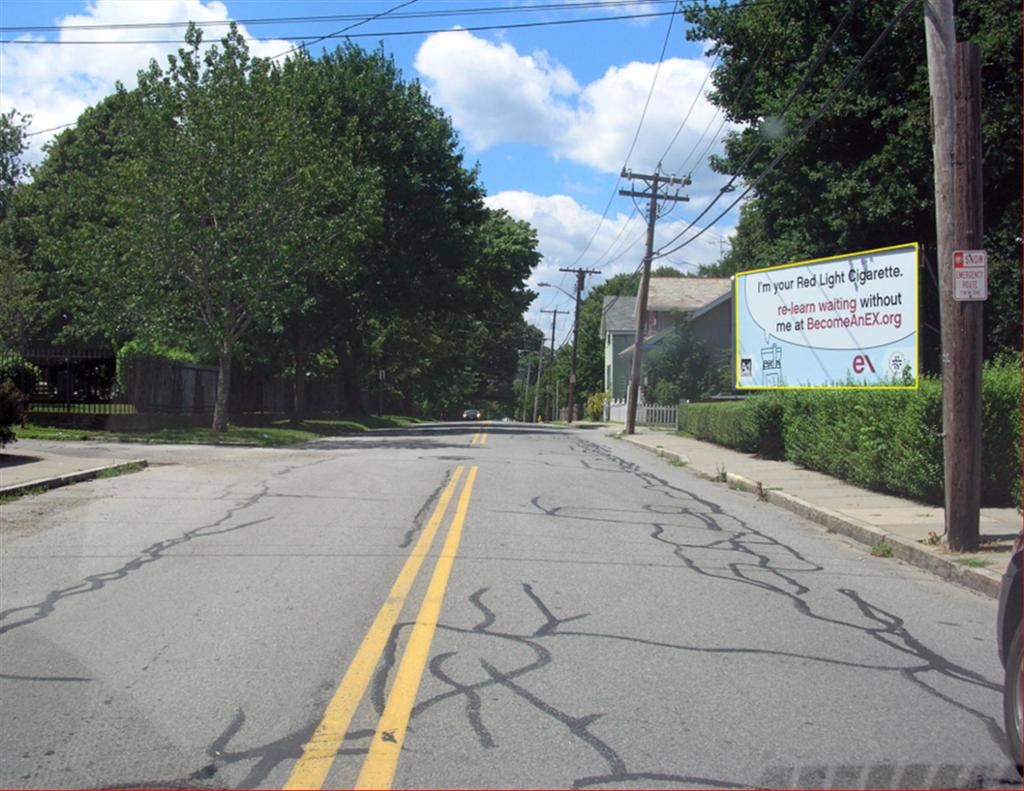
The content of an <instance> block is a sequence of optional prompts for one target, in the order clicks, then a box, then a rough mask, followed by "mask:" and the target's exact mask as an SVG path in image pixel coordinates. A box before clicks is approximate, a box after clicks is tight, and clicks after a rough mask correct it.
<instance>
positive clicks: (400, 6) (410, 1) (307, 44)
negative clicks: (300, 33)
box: [270, 0, 416, 60]
mask: <svg viewBox="0 0 1024 791" xmlns="http://www.w3.org/2000/svg"><path fill="white" fill-rule="evenodd" d="M415 2H416V0H405V2H403V3H399V4H398V5H396V6H393V7H391V8H389V9H387V10H386V11H381V12H380V13H379V14H374V15H373V16H368V17H366V18H365V19H360V20H359V21H357V22H353V23H352V24H351V25H349V26H347V27H343V28H342V29H341V30H336V31H334V32H333V33H328V34H327V35H325V36H321V37H320V38H317V39H313V40H312V41H310V42H303V43H302V44H299V45H298V46H295V47H292V48H291V49H288V50H285V51H284V52H279V53H278V54H277V55H272V56H271V58H270V59H271V60H277V59H278V58H282V57H284V56H286V55H291V54H292V53H293V52H296V51H298V50H300V49H307V48H308V47H311V46H313V45H314V44H319V43H320V42H321V41H325V40H327V39H329V38H334V37H335V36H338V35H340V34H342V33H347V32H348V31H349V30H354V29H355V28H357V27H359V26H361V25H365V24H366V23H367V22H372V21H374V20H375V19H380V18H381V17H385V16H388V15H389V14H391V13H393V12H395V11H399V10H400V9H403V8H405V7H406V6H411V5H412V4H413V3H415Z"/></svg>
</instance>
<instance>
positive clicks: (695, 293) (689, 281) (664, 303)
mask: <svg viewBox="0 0 1024 791" xmlns="http://www.w3.org/2000/svg"><path fill="white" fill-rule="evenodd" d="M730 288H732V283H731V281H730V280H729V278H727V277H652V278H651V284H650V288H649V290H648V292H647V309H648V310H697V309H698V308H702V307H704V306H705V305H707V304H708V303H709V302H714V301H715V300H716V299H718V298H719V297H720V296H722V295H723V294H726V293H728V291H729V289H730Z"/></svg>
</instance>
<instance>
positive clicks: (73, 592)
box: [0, 457, 332, 636]
mask: <svg viewBox="0 0 1024 791" xmlns="http://www.w3.org/2000/svg"><path fill="white" fill-rule="evenodd" d="M331 460H332V459H331V458H330V457H327V458H323V459H316V460H314V461H311V462H308V463H306V464H289V465H285V466H283V467H282V468H281V469H279V470H277V471H275V472H273V473H271V475H270V476H268V477H267V478H266V479H265V480H263V481H260V482H259V483H258V484H257V488H258V491H256V492H254V493H253V494H250V495H248V496H246V497H244V498H242V499H241V502H239V503H238V504H237V505H235V506H233V507H231V508H229V509H228V510H227V512H226V513H225V514H224V515H223V516H222V517H220V518H219V519H217V520H215V521H213V522H210V523H208V524H205V525H200V526H199V527H195V528H192V529H191V530H187V531H186V532H184V533H182V534H181V535H179V536H176V537H175V538H170V539H165V540H163V541H157V542H155V543H153V544H150V545H149V546H148V547H145V548H144V549H142V550H141V551H140V552H139V553H138V554H137V555H136V556H135V557H133V558H132V559H131V560H129V561H127V562H125V563H124V564H122V565H121V566H119V567H118V568H116V569H113V570H111V571H104V572H100V573H98V574H90V575H89V576H87V577H85V578H83V579H82V580H81V581H80V582H77V583H75V584H74V585H70V586H68V587H66V588H58V589H56V590H53V591H50V592H49V593H48V594H47V595H46V597H45V598H44V599H43V600H42V601H41V602H37V603H35V604H25V605H21V606H20V607H11V608H8V609H6V610H3V611H0V636H2V635H4V634H6V633H7V632H10V631H12V630H14V629H18V628H21V627H22V626H28V625H29V624H33V623H36V622H38V621H41V620H42V619H44V618H46V617H47V616H49V615H50V614H52V613H53V612H54V610H55V609H56V608H57V605H58V604H59V603H60V602H62V601H65V600H66V599H69V598H71V597H73V596H81V595H83V594H87V593H94V592H96V591H98V590H102V589H103V588H105V587H106V586H107V585H108V584H110V583H112V582H116V581H117V580H122V579H125V578H126V577H127V576H128V575H129V574H131V573H132V572H135V571H138V570H139V569H141V568H143V567H145V566H148V565H150V564H151V563H155V562H156V561H158V560H160V559H161V558H163V557H164V555H165V554H166V553H167V551H168V550H170V549H174V548H176V547H179V546H182V545H183V544H187V543H189V542H191V541H194V540H196V539H198V538H210V537H212V536H218V535H225V534H227V533H233V532H236V531H238V530H243V529H245V528H247V527H252V526H254V525H258V524H262V523H264V522H269V521H272V520H273V519H274V517H273V516H268V517H265V518H263V519H253V520H251V521H248V522H243V523H241V524H237V525H232V526H230V527H222V525H224V524H225V523H227V522H229V521H230V520H231V519H233V518H234V517H235V515H236V514H238V513H240V512H242V511H246V510H248V509H250V508H252V507H254V506H255V505H257V504H258V503H259V502H260V501H261V500H262V499H263V498H264V497H266V496H267V495H268V494H269V492H270V481H272V480H273V479H275V478H281V477H284V476H285V475H288V474H289V473H292V472H294V471H296V470H299V469H305V468H308V467H313V466H316V465H318V464H323V463H325V462H328V461H331ZM236 485H237V484H230V485H228V486H227V487H225V490H224V492H223V493H222V494H221V495H220V496H219V497H217V498H214V499H217V500H220V499H229V498H232V497H238V495H233V494H232V490H233V489H234V487H235V486H236ZM19 613H31V615H28V616H26V617H23V618H21V619H20V620H15V621H13V622H11V623H2V622H3V621H6V620H7V619H9V618H11V616H15V615H18V614H19Z"/></svg>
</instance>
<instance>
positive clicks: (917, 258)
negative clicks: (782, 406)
mask: <svg viewBox="0 0 1024 791" xmlns="http://www.w3.org/2000/svg"><path fill="white" fill-rule="evenodd" d="M910 248H913V250H914V329H915V341H916V344H915V355H914V384H912V385H761V386H758V387H752V386H750V385H746V386H741V385H740V384H739V381H740V334H739V322H740V278H741V277H743V276H745V275H752V274H755V273H757V274H760V273H761V272H770V271H772V270H775V269H789V268H790V267H794V266H807V265H808V264H823V263H826V262H828V261H836V260H838V259H841V258H856V257H857V256H861V255H870V254H872V253H885V252H889V251H890V250H902V249H910ZM732 302H733V313H732V333H733V338H734V341H735V348H734V350H733V360H734V366H735V368H734V370H733V374H734V377H733V388H734V389H735V390H743V391H749V390H918V389H920V386H921V370H920V367H921V339H920V338H919V337H918V335H919V333H920V331H921V245H920V244H919V243H918V242H905V243H904V244H893V245H889V246H888V247H876V248H874V249H872V250H858V251H857V252H854V253H841V254H839V255H829V256H825V257H824V258H812V259H810V260H808V261H793V262H792V263H789V264H777V265H775V266H766V267H762V268H760V269H746V270H744V271H742V272H737V273H736V274H735V275H734V276H733V292H732Z"/></svg>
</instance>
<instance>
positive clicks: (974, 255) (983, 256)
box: [953, 250, 988, 302]
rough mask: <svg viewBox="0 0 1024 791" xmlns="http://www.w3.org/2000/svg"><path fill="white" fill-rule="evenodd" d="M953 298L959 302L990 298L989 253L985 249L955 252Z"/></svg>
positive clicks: (980, 300)
mask: <svg viewBox="0 0 1024 791" xmlns="http://www.w3.org/2000/svg"><path fill="white" fill-rule="evenodd" d="M953 299H955V300H956V301H957V302H983V301H985V300H986V299H988V254H987V253H986V252H985V251H984V250H956V251H955V252H954V253H953Z"/></svg>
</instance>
